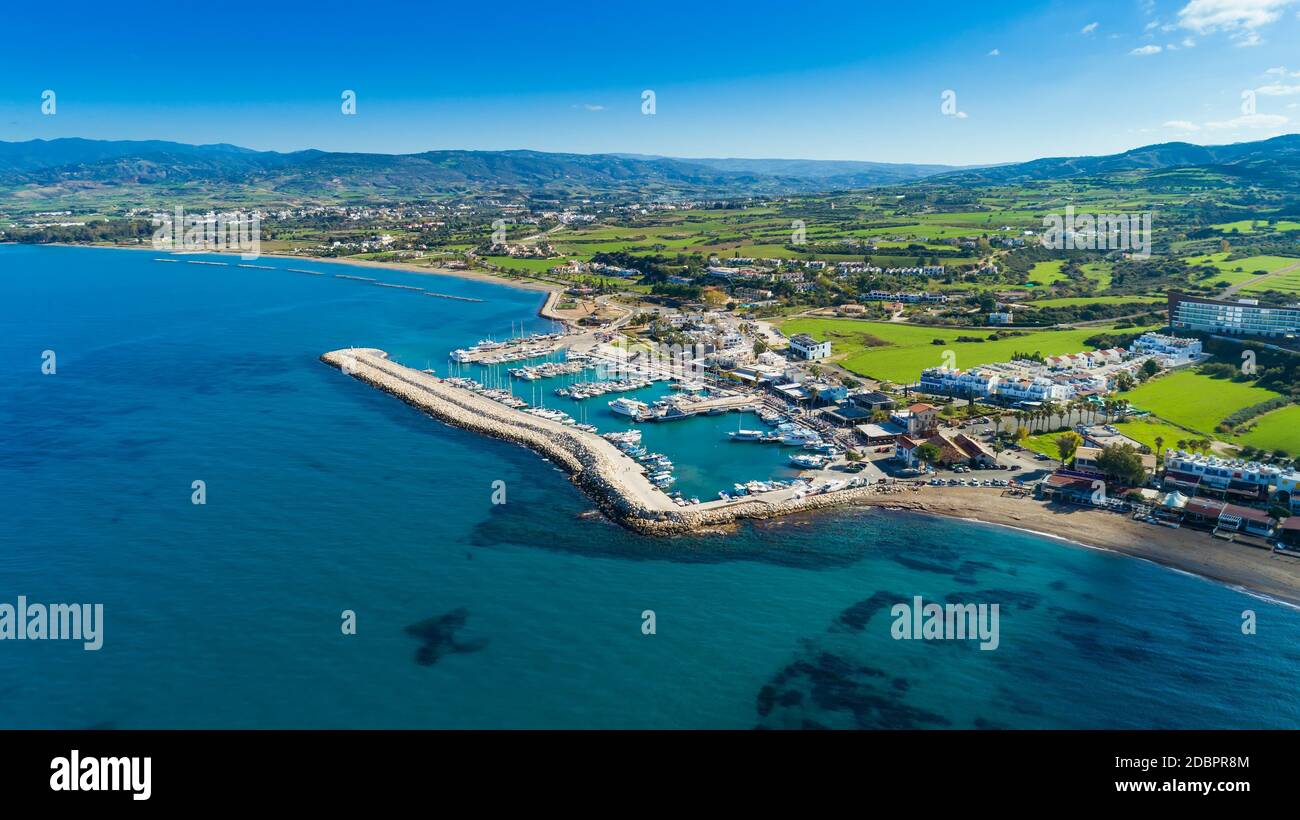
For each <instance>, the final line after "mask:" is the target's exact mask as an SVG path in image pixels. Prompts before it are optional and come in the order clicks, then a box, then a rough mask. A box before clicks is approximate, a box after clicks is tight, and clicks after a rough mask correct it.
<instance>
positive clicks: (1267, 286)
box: [1241, 259, 1300, 293]
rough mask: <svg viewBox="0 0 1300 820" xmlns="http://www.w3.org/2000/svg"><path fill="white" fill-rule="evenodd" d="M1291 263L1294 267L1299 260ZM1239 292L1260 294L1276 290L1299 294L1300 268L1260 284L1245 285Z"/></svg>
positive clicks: (1271, 277) (1299, 262) (1299, 263)
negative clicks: (1293, 263)
mask: <svg viewBox="0 0 1300 820" xmlns="http://www.w3.org/2000/svg"><path fill="white" fill-rule="evenodd" d="M1293 261H1294V262H1295V264H1296V265H1300V259H1296V260H1293ZM1241 290H1242V292H1243V293H1261V292H1263V291H1266V290H1276V291H1279V292H1281V293H1300V267H1297V268H1296V269H1295V270H1292V271H1287V272H1286V273H1279V274H1277V275H1276V276H1270V277H1269V278H1267V279H1265V280H1263V281H1261V282H1256V283H1254V284H1251V285H1247V286H1246V287H1244V288H1242V289H1241Z"/></svg>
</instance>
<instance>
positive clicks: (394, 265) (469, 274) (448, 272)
mask: <svg viewBox="0 0 1300 820" xmlns="http://www.w3.org/2000/svg"><path fill="white" fill-rule="evenodd" d="M0 244H6V245H28V246H32V247H55V248H100V249H106V250H120V251H151V252H153V253H159V254H167V255H171V256H195V255H199V254H212V255H214V256H239V251H225V250H202V251H186V250H181V251H175V250H171V251H160V250H158V249H157V248H152V247H149V246H146V245H95V244H82V243H76V242H41V243H34V242H4V243H0ZM258 259H282V260H286V261H299V262H301V261H308V262H327V263H330V264H336V265H355V266H357V267H368V268H373V269H380V270H382V269H388V270H400V271H403V272H405V273H419V274H424V275H425V276H451V277H454V278H456V279H467V280H470V281H473V282H485V283H487V284H493V285H503V286H505V287H512V288H518V289H519V290H532V291H537V292H539V293H540V292H543V291H545V292H548V293H561V292H563V290H564V288H563V286H561V285H557V284H548V283H546V282H538V281H536V280H534V279H511V278H509V277H505V276H498V275H497V274H494V273H487V272H485V271H477V270H456V269H452V268H428V267H421V266H419V265H411V264H407V263H404V262H378V261H375V260H373V259H348V258H347V257H332V256H307V255H298V254H287V253H259V254H258V255H257V258H256V259H250V260H247V261H248V262H256V261H257V260H258Z"/></svg>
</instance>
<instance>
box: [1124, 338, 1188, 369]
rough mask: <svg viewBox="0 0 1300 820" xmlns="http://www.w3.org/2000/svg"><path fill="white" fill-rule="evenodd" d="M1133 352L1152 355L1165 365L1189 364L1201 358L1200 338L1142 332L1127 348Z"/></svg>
mask: <svg viewBox="0 0 1300 820" xmlns="http://www.w3.org/2000/svg"><path fill="white" fill-rule="evenodd" d="M1129 349H1130V350H1132V351H1133V352H1134V353H1138V354H1147V355H1153V356H1156V357H1158V358H1159V359H1160V363H1161V364H1163V365H1164V366H1165V367H1178V366H1179V365H1184V364H1191V363H1192V362H1195V361H1197V360H1198V359H1200V358H1201V356H1202V352H1201V340H1200V339H1185V338H1183V337H1180V336H1165V335H1163V334H1160V333H1143V334H1142V335H1141V336H1139V337H1138V338H1136V339H1134V340H1133V344H1132V345H1131V346H1130V348H1129Z"/></svg>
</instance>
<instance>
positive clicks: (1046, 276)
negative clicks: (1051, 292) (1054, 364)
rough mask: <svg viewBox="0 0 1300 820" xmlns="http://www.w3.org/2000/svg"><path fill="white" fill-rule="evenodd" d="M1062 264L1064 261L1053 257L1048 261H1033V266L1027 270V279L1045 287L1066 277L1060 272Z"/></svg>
mask: <svg viewBox="0 0 1300 820" xmlns="http://www.w3.org/2000/svg"><path fill="white" fill-rule="evenodd" d="M1064 264H1065V262H1064V261H1062V260H1060V259H1053V260H1052V261H1050V262H1035V263H1034V267H1033V268H1032V269H1031V270H1030V271H1029V281H1030V282H1037V283H1038V284H1039V285H1042V286H1043V287H1047V286H1049V285H1054V284H1056V283H1057V282H1060V281H1063V280H1066V279H1067V278H1068V277H1066V276H1065V274H1063V273H1061V266H1062V265H1064Z"/></svg>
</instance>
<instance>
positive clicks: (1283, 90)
mask: <svg viewBox="0 0 1300 820" xmlns="http://www.w3.org/2000/svg"><path fill="white" fill-rule="evenodd" d="M1255 93H1256V94H1263V95H1264V96H1265V97H1289V96H1291V95H1292V94H1300V85H1283V84H1281V83H1273V84H1271V85H1261V86H1260V87H1259V88H1256V89H1255Z"/></svg>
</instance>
